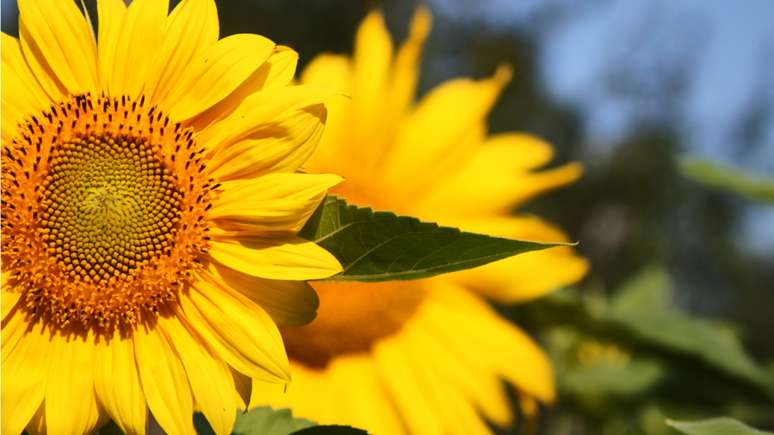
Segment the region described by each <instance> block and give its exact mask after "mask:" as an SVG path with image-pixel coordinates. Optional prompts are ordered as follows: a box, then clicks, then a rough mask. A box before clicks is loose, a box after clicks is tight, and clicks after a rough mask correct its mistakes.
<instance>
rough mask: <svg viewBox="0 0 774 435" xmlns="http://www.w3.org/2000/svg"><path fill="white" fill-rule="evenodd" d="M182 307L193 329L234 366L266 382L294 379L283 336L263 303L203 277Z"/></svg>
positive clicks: (189, 325)
mask: <svg viewBox="0 0 774 435" xmlns="http://www.w3.org/2000/svg"><path fill="white" fill-rule="evenodd" d="M232 296H233V295H232ZM181 307H182V314H181V315H182V316H183V318H184V319H185V321H186V324H187V326H188V328H189V330H192V331H196V332H197V333H198V334H199V335H200V336H201V337H202V339H203V340H205V341H206V343H207V344H208V345H209V346H210V347H211V348H212V349H213V350H214V351H215V352H216V353H217V354H218V355H219V356H220V357H221V358H223V359H224V360H225V361H226V362H227V363H228V364H229V365H230V366H231V367H234V368H235V369H236V370H237V371H239V372H241V373H243V374H245V375H247V376H249V377H251V378H259V379H262V380H264V381H266V382H272V383H287V382H288V381H289V380H290V374H289V363H288V360H287V356H286V355H285V347H284V345H283V344H282V337H281V336H280V334H279V330H278V329H277V325H276V324H275V323H274V322H273V321H272V320H271V317H269V315H268V314H266V312H265V311H264V310H263V309H262V308H261V307H260V306H258V305H256V304H255V303H252V302H250V301H249V300H247V299H246V298H243V299H241V300H237V299H236V298H234V297H231V296H229V295H227V294H226V293H225V292H224V291H223V290H222V289H221V288H220V287H218V286H217V285H214V284H212V283H209V282H207V281H205V280H202V281H199V282H198V283H197V284H196V289H194V290H192V291H191V293H190V295H189V297H183V298H181Z"/></svg>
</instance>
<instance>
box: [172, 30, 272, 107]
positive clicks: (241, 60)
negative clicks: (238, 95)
mask: <svg viewBox="0 0 774 435" xmlns="http://www.w3.org/2000/svg"><path fill="white" fill-rule="evenodd" d="M273 50H274V43H273V42H272V41H270V40H269V39H266V38H264V37H263V36H259V35H253V34H238V35H231V36H228V37H225V38H223V39H221V40H219V41H218V42H217V43H215V45H213V46H211V47H210V48H209V49H207V50H206V51H205V52H204V53H202V55H201V57H200V58H199V59H197V60H195V61H193V62H192V64H191V65H189V66H188V69H189V72H186V73H185V74H183V76H182V77H179V78H178V81H177V82H176V86H175V88H174V89H173V90H171V91H170V93H169V95H168V97H167V98H166V106H168V107H169V112H170V116H172V117H173V118H174V119H189V118H192V117H193V116H195V115H198V114H200V113H201V112H203V111H205V110H207V109H209V108H210V107H211V106H213V105H214V104H216V103H217V102H218V101H220V100H222V99H224V98H226V96H228V95H229V94H230V93H231V92H232V91H234V90H235V89H236V88H237V87H239V85H241V84H242V83H244V81H245V80H247V79H248V77H250V75H251V74H253V73H254V72H255V71H256V70H257V69H258V68H259V67H260V66H261V65H263V63H264V62H265V61H266V60H267V59H268V58H269V56H270V55H271V54H272V51H273Z"/></svg>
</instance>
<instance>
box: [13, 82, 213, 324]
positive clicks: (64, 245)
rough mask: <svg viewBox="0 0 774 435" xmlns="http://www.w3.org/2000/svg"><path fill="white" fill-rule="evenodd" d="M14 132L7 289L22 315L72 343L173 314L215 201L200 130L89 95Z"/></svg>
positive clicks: (137, 105) (199, 264) (152, 109)
mask: <svg viewBox="0 0 774 435" xmlns="http://www.w3.org/2000/svg"><path fill="white" fill-rule="evenodd" d="M4 128H5V126H4ZM9 130H10V131H14V135H13V137H12V138H11V140H10V141H9V142H10V143H4V144H3V165H2V175H3V176H2V179H1V180H0V181H2V185H3V189H2V203H3V207H2V218H3V219H2V222H1V223H2V233H3V237H2V252H3V279H4V285H7V286H8V288H10V289H11V291H14V292H17V293H20V294H21V298H20V302H19V303H18V304H17V307H20V308H19V309H21V310H24V311H26V312H27V315H28V316H31V317H32V318H33V320H35V321H38V320H40V321H42V322H45V324H47V325H49V326H50V327H51V328H53V329H55V330H61V331H64V332H68V333H69V332H73V333H83V332H85V331H86V330H89V329H90V330H93V331H97V332H104V333H108V334H112V333H113V331H115V330H116V328H118V329H120V330H121V331H122V332H126V333H130V332H131V331H132V330H133V328H135V327H136V326H137V325H138V324H141V323H144V322H153V321H154V319H155V318H156V317H157V316H159V315H166V314H165V313H172V312H173V310H174V309H175V305H176V303H177V302H178V300H179V295H180V294H181V292H182V291H185V289H186V287H187V286H189V285H190V284H191V283H192V282H193V280H194V279H195V274H196V273H197V271H199V270H203V267H204V262H205V261H206V259H207V256H206V252H207V247H208V240H209V237H208V236H207V231H208V229H209V228H208V219H207V212H208V210H209V209H210V207H211V199H212V197H213V195H215V194H217V193H216V192H214V190H213V189H214V187H213V186H215V185H214V182H213V180H212V179H211V178H210V177H209V175H208V173H207V167H206V164H205V161H204V160H203V157H202V155H203V153H204V150H203V148H201V147H200V146H198V145H197V143H196V140H195V139H194V134H193V133H194V131H193V129H192V128H190V127H186V126H183V125H181V123H176V122H173V121H172V120H171V119H170V118H169V117H168V116H167V115H166V114H165V113H164V112H163V111H161V110H160V109H159V108H158V107H156V106H149V105H147V104H146V99H145V98H144V97H142V96H141V97H140V98H139V99H138V100H134V99H131V98H128V97H126V96H122V97H108V96H99V97H95V96H92V95H89V94H86V95H76V96H73V97H69V98H67V99H65V100H64V101H61V102H59V103H56V104H52V105H51V106H50V107H49V108H48V109H46V110H43V111H41V112H40V113H37V114H32V115H31V116H30V117H29V118H28V119H27V120H25V121H24V122H22V123H21V124H19V125H18V126H16V128H15V129H9Z"/></svg>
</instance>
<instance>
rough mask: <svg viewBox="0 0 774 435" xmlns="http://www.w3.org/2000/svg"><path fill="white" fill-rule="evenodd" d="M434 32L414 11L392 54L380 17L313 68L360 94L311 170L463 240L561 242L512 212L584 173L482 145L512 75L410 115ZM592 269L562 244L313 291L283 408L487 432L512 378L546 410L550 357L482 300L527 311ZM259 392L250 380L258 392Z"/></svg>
mask: <svg viewBox="0 0 774 435" xmlns="http://www.w3.org/2000/svg"><path fill="white" fill-rule="evenodd" d="M429 30H430V16H429V14H428V12H427V11H426V10H424V9H420V10H419V11H418V12H417V14H416V15H415V17H414V22H413V24H412V26H411V30H410V34H409V37H408V40H407V41H406V42H405V43H404V44H403V45H401V46H400V48H398V50H397V51H396V52H395V53H393V47H392V42H391V39H390V37H389V35H388V33H387V30H386V28H385V26H384V22H383V19H382V16H381V15H380V14H379V13H376V12H375V13H371V14H370V15H368V16H367V17H366V18H365V20H364V21H363V23H362V24H361V26H360V28H359V30H358V32H357V36H356V41H355V52H354V55H353V57H352V58H351V59H350V58H347V57H344V56H339V55H322V56H320V57H318V58H317V59H315V60H314V61H313V62H312V63H311V64H310V65H309V66H308V67H307V68H306V70H305V71H304V73H303V75H302V81H303V82H304V83H310V84H315V85H321V86H329V87H331V88H333V89H336V90H338V91H339V92H342V93H344V94H347V95H351V96H352V99H351V101H344V100H343V99H342V101H338V102H337V103H336V104H335V105H332V106H329V108H330V113H329V115H330V117H329V124H328V127H327V128H326V131H325V134H324V138H323V141H322V144H321V145H320V148H319V150H318V153H316V154H315V156H314V157H313V159H312V161H310V163H309V168H310V170H316V171H333V172H335V173H339V174H342V175H343V176H345V177H346V179H347V181H346V182H345V183H342V184H341V185H339V186H337V187H336V188H335V189H334V192H335V193H336V194H337V195H341V196H343V197H344V198H346V199H347V200H348V201H350V202H354V203H357V204H362V205H370V206H373V207H374V208H376V209H383V210H392V211H396V212H398V213H401V214H407V215H412V216H418V217H420V218H421V219H423V220H427V221H433V222H439V223H441V224H443V225H456V226H458V227H460V228H462V229H463V230H468V231H475V232H480V233H489V234H495V235H499V236H504V237H510V238H517V239H526V240H543V241H566V237H565V236H564V235H563V234H562V233H561V231H559V230H558V229H556V228H554V227H552V226H551V225H549V224H547V223H545V222H544V221H542V220H541V219H539V218H537V217H534V216H529V215H524V214H521V215H517V216H513V215H511V213H510V211H511V210H513V208H514V207H516V206H518V205H520V204H523V203H524V202H525V201H527V200H528V199H530V198H532V197H534V196H535V195H537V194H539V193H541V192H543V191H546V190H548V189H551V188H554V187H558V186H561V185H564V184H566V183H569V182H572V181H573V180H575V179H576V178H577V177H578V176H579V175H580V167H579V166H578V165H577V164H568V165H565V166H561V167H557V168H554V169H546V170H537V169H538V168H539V167H540V166H542V165H545V164H546V163H548V162H549V161H550V159H551V156H552V150H551V147H550V146H549V145H548V144H546V143H545V142H543V141H541V140H540V139H538V138H535V137H533V136H530V135H526V134H521V133H505V134H497V135H487V133H486V123H485V118H486V115H487V113H488V111H489V110H490V109H491V107H492V105H493V104H494V102H495V100H496V98H497V96H498V94H499V93H500V91H501V89H502V88H503V86H504V85H505V84H506V83H507V82H508V80H509V77H510V70H509V68H507V67H502V68H500V69H498V70H497V72H496V73H495V74H494V76H493V77H491V78H487V79H484V80H470V79H457V80H451V81H449V82H446V83H444V84H442V85H440V86H438V87H436V88H435V89H433V90H431V91H429V92H428V94H427V95H426V96H424V97H423V98H421V99H420V100H419V102H417V103H416V104H414V103H413V100H414V94H415V87H416V83H417V74H418V63H419V59H420V52H421V48H422V45H423V42H424V40H425V38H426V36H427V34H428V32H429ZM586 267H587V266H586V262H585V260H583V259H581V258H579V257H577V256H576V255H575V254H574V253H573V251H572V249H570V248H555V249H550V250H545V251H538V252H532V253H528V254H524V255H520V256H518V257H513V258H511V259H507V260H502V261H499V262H496V263H492V264H490V265H487V266H484V267H481V268H478V269H473V270H468V271H463V272H457V273H454V274H449V275H443V276H438V277H434V278H431V279H427V280H422V281H405V282H386V283H378V284H373V283H346V282H341V283H337V282H326V283H315V284H313V285H314V287H315V288H316V289H317V291H318V293H319V295H320V310H319V312H318V317H317V318H316V319H315V320H314V321H313V322H312V323H310V324H309V325H306V326H303V327H299V328H285V329H284V330H283V336H284V338H285V341H286V346H287V349H288V355H289V357H290V359H291V366H292V368H293V373H294V382H293V383H292V384H291V385H290V386H289V389H288V392H287V394H276V395H275V398H274V402H273V404H274V405H275V406H290V407H292V408H293V411H294V412H295V413H296V414H297V415H299V416H302V417H306V418H310V419H312V420H315V421H320V422H323V423H346V424H352V425H354V426H359V427H363V428H365V429H367V430H369V431H371V432H373V433H379V434H392V433H406V432H411V433H417V434H420V433H421V434H430V433H464V434H471V433H489V432H490V430H489V428H488V425H487V424H486V423H485V421H484V420H485V419H486V420H489V421H492V422H494V423H497V424H507V423H508V422H509V421H511V418H512V415H511V411H510V406H509V401H508V399H507V395H506V393H505V390H504V385H503V382H502V381H503V380H504V381H507V382H508V383H510V384H511V385H512V386H514V387H515V388H516V390H517V392H518V393H519V396H520V399H519V403H520V404H521V406H522V409H523V411H524V413H525V414H530V413H534V410H535V407H536V403H538V402H544V403H546V402H550V401H552V400H553V398H554V385H553V375H552V371H551V367H550V363H549V361H548V359H547V357H546V356H545V354H544V353H543V352H542V351H541V350H540V348H539V347H538V346H537V345H536V344H535V343H534V342H533V341H532V340H531V339H530V338H529V337H528V336H527V335H526V334H525V333H523V332H522V331H521V330H519V329H518V328H517V327H515V326H514V325H512V324H511V323H509V322H507V321H505V320H504V319H501V318H500V317H499V316H497V315H496V314H495V312H494V311H493V310H492V309H491V308H490V307H489V306H488V305H487V304H486V302H485V300H484V299H483V298H482V297H491V298H494V299H496V300H498V301H500V302H508V303H512V302H520V301H526V300H530V299H533V298H536V297H539V296H541V295H543V294H545V293H546V292H549V291H551V290H553V289H555V288H557V287H560V286H562V285H566V284H570V283H572V282H575V281H577V280H578V279H580V278H581V277H582V276H583V275H584V273H585V271H586ZM265 391H266V388H265V387H264V386H263V385H261V384H260V383H259V382H256V383H254V394H256V395H257V394H259V393H263V392H265ZM258 400H260V397H256V398H255V401H258Z"/></svg>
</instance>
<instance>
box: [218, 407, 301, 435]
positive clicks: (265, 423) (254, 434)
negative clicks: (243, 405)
mask: <svg viewBox="0 0 774 435" xmlns="http://www.w3.org/2000/svg"><path fill="white" fill-rule="evenodd" d="M311 426H314V423H313V422H311V421H309V420H306V419H303V418H295V417H293V414H291V412H290V410H289V409H279V410H276V411H275V410H273V409H271V408H269V407H261V408H255V409H253V410H252V411H249V412H246V413H240V414H239V415H238V416H237V419H236V423H234V430H233V431H232V433H233V434H234V435H288V434H291V433H295V432H296V431H298V430H301V429H305V428H308V427H311Z"/></svg>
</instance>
